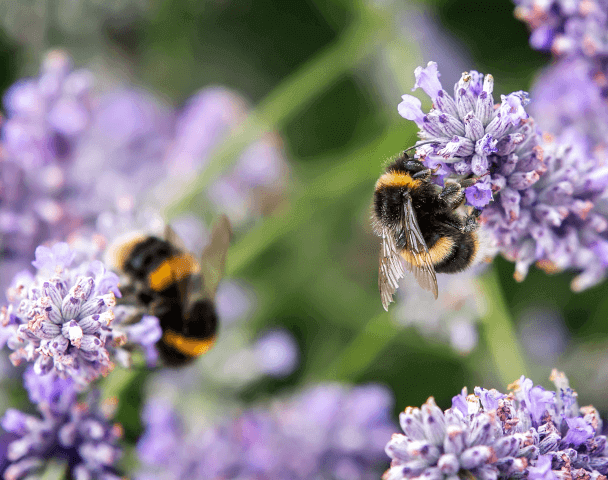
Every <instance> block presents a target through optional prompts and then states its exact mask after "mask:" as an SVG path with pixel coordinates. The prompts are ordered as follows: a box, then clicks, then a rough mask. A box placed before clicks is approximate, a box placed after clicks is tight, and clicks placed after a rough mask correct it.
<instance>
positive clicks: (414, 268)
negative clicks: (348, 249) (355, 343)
mask: <svg viewBox="0 0 608 480" xmlns="http://www.w3.org/2000/svg"><path fill="white" fill-rule="evenodd" d="M417 146H419V145H417ZM412 148H415V147H412ZM408 150H410V149H408ZM438 168H439V167H437V169H438ZM437 169H435V170H431V169H429V168H428V167H426V166H425V165H424V164H422V163H421V162H420V161H419V160H415V159H412V158H410V157H408V155H407V150H405V151H404V152H403V153H402V154H400V155H399V156H398V157H397V158H396V160H394V161H393V162H392V163H391V164H390V165H389V166H388V168H387V169H386V171H385V172H384V173H383V174H382V176H381V177H380V178H379V179H378V181H377V182H376V188H375V191H374V203H373V226H374V231H375V233H376V234H377V235H378V236H379V237H381V239H382V241H381V243H380V268H379V273H378V287H379V288H380V297H381V299H382V306H383V307H384V309H385V310H388V305H389V304H390V303H391V302H392V301H393V294H394V293H395V291H396V290H397V288H398V282H399V280H400V279H401V278H403V276H404V266H403V262H402V261H401V258H403V259H404V260H405V266H406V267H407V269H408V270H409V271H410V272H412V273H413V274H414V276H415V278H416V280H417V281H418V283H419V284H420V286H421V287H422V288H424V289H426V290H430V291H431V292H433V295H435V298H437V295H438V290H437V278H436V276H435V273H456V272H460V271H462V270H464V269H466V268H467V267H469V266H471V265H472V264H473V262H474V260H475V259H476V258H477V257H478V254H479V250H480V241H479V237H478V235H477V232H476V230H477V228H478V226H479V225H478V223H477V217H478V216H479V213H480V212H479V211H477V210H474V211H473V212H472V213H471V214H469V215H462V214H460V213H457V212H456V209H457V208H458V207H460V206H461V205H462V204H463V203H464V200H465V194H464V189H465V188H467V187H469V186H471V185H474V184H475V183H476V182H477V180H478V178H468V179H461V180H458V181H456V180H448V181H446V183H445V185H444V187H443V188H441V187H440V186H438V185H435V184H434V183H432V182H431V176H432V175H433V174H434V173H435V172H436V171H437ZM400 257H401V258H400Z"/></svg>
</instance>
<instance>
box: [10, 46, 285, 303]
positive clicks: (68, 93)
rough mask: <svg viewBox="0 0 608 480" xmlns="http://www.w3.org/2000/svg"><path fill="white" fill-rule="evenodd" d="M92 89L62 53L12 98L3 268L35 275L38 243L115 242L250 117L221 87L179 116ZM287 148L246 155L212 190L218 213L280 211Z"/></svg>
mask: <svg viewBox="0 0 608 480" xmlns="http://www.w3.org/2000/svg"><path fill="white" fill-rule="evenodd" d="M92 84H93V79H92V75H91V74H90V73H89V72H85V71H78V70H76V71H74V70H73V69H72V65H71V61H70V59H69V57H68V56H67V54H65V53H63V52H52V53H50V54H49V55H48V56H47V58H46V60H45V62H44V64H43V67H42V69H41V73H40V75H39V77H37V78H33V79H27V80H22V81H20V82H17V83H16V84H15V85H13V86H12V87H11V88H10V89H9V91H8V92H7V94H6V96H5V101H4V104H5V108H6V111H7V119H6V121H5V123H4V125H3V126H2V156H1V157H0V240H1V241H0V255H1V258H2V263H1V264H0V268H2V267H3V266H4V265H7V266H10V268H11V269H14V268H16V266H19V265H23V267H22V268H25V267H26V264H27V263H29V262H28V259H29V258H30V257H31V255H32V254H33V250H34V248H35V247H36V245H39V244H41V243H43V242H50V241H53V240H65V239H66V238H67V236H68V235H69V234H71V233H72V232H74V231H76V230H79V231H86V232H89V233H90V232H91V231H95V230H94V229H97V228H99V230H101V231H103V233H107V232H108V231H111V233H112V234H113V235H116V231H117V230H123V231H124V230H125V229H127V228H128V227H129V222H131V221H132V220H133V219H134V218H135V217H136V216H138V215H140V214H141V212H144V211H148V210H150V209H154V210H156V211H160V210H162V209H163V208H164V207H166V203H167V202H168V201H174V200H175V199H176V198H175V197H174V196H173V197H172V196H170V195H175V194H176V192H177V194H179V192H182V191H183V188H184V185H185V184H187V183H188V182H190V181H191V180H192V178H193V176H195V175H197V174H200V173H201V172H202V171H204V169H205V168H206V167H207V166H208V162H209V160H210V158H211V153H212V152H213V151H214V150H215V149H217V148H218V147H219V146H221V144H222V142H223V141H224V140H225V139H226V138H228V137H229V135H230V133H231V132H233V131H234V130H235V129H237V128H238V127H239V124H240V123H242V121H243V119H244V118H245V117H246V115H247V108H246V106H245V104H244V102H243V100H242V99H241V98H240V97H239V96H238V95H237V94H235V93H232V92H229V91H228V90H226V89H223V88H219V87H217V88H207V89H203V90H201V91H200V92H199V93H197V94H195V95H194V96H193V97H192V98H191V99H190V100H189V102H188V104H187V106H186V108H185V109H184V110H183V111H181V112H179V114H177V112H176V111H175V110H174V109H173V108H171V107H169V106H167V105H165V104H164V103H163V102H162V101H160V100H159V99H158V98H157V97H156V96H154V95H153V94H151V93H148V92H146V91H144V90H142V89H135V88H120V89H116V90H114V91H111V92H107V93H103V94H93V93H92ZM280 143H281V142H280V140H279V138H278V136H277V135H275V134H269V135H267V136H265V137H263V138H262V139H260V140H258V141H257V142H254V143H253V144H251V145H249V146H247V147H246V148H245V150H244V152H243V154H242V155H241V157H240V158H239V159H238V160H237V162H236V164H235V165H234V167H233V168H232V169H231V170H229V171H228V172H227V173H226V174H225V175H223V176H222V177H221V178H219V179H218V180H217V181H216V182H215V183H214V184H212V185H211V186H210V187H209V188H208V190H207V192H206V193H207V195H208V197H209V198H208V203H209V204H210V206H212V207H215V208H217V210H218V211H220V212H224V211H225V212H226V213H228V214H229V216H230V217H231V220H232V221H233V223H234V224H239V225H244V224H246V223H248V222H250V221H251V220H252V219H254V218H255V217H257V216H260V215H262V214H265V213H267V212H269V211H271V210H272V209H273V208H274V207H275V206H276V205H277V204H278V202H280V201H281V199H282V198H283V195H282V194H283V189H284V180H285V178H286V173H287V171H288V167H287V163H286V161H285V158H284V156H283V153H282V149H281V144H280ZM168 192H171V193H168ZM133 228H134V226H133V225H131V229H133ZM96 233H99V232H96ZM9 278H10V276H8V275H3V276H2V281H1V282H0V291H2V292H4V290H5V288H6V287H7V282H8V281H9Z"/></svg>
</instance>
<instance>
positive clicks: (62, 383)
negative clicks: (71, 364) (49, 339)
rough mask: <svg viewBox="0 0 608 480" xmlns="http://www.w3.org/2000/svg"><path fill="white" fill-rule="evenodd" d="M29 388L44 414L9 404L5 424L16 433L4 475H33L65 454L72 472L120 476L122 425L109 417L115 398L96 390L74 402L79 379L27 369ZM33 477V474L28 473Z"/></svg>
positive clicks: (86, 475)
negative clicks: (102, 398) (101, 399)
mask: <svg viewBox="0 0 608 480" xmlns="http://www.w3.org/2000/svg"><path fill="white" fill-rule="evenodd" d="M26 388H27V390H28V392H29V394H30V399H31V400H32V401H33V402H34V403H36V406H37V408H38V411H39V412H40V414H41V415H42V418H39V417H34V416H30V415H26V414H24V413H22V412H20V411H18V410H14V409H9V410H7V412H6V413H5V415H4V417H3V418H2V427H3V428H4V429H5V430H6V431H7V432H10V433H11V434H12V441H11V442H10V443H9V444H8V449H7V453H6V461H7V465H6V471H5V474H4V478H6V479H21V478H25V477H26V476H28V475H35V474H37V473H39V472H40V471H42V470H43V469H44V466H45V464H46V462H47V461H49V460H52V459H54V458H56V459H58V460H59V461H65V460H67V462H68V465H69V476H70V477H71V478H90V479H93V478H98V479H104V480H119V478H120V477H119V476H118V475H117V472H116V470H115V465H116V462H117V461H118V459H119V458H120V456H121V450H120V448H119V447H118V440H119V439H120V438H121V436H122V428H121V427H120V425H118V424H114V425H112V424H111V423H109V418H110V417H111V416H112V415H113V412H114V409H115V406H116V401H115V400H112V401H108V402H106V403H105V404H104V405H102V406H100V405H99V394H98V392H94V393H91V394H90V395H89V396H88V399H87V401H86V402H85V403H76V393H77V392H76V390H75V384H74V383H73V382H72V381H71V380H62V379H60V378H58V377H57V376H56V375H55V374H53V373H50V374H48V375H45V376H39V375H36V374H35V373H33V372H32V371H31V369H29V370H28V371H27V372H26ZM28 478H29V477H28Z"/></svg>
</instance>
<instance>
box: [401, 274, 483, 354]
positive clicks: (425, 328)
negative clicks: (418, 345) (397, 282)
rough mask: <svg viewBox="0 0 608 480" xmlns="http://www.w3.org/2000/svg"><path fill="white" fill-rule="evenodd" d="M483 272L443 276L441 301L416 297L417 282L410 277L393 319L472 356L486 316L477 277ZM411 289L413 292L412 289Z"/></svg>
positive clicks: (439, 283)
mask: <svg viewBox="0 0 608 480" xmlns="http://www.w3.org/2000/svg"><path fill="white" fill-rule="evenodd" d="M478 275H479V268H474V269H469V270H467V271H465V272H461V273H459V274H456V275H439V276H438V277H437V284H438V285H439V297H438V298H437V300H435V299H434V298H433V296H432V295H420V294H416V293H414V292H416V291H417V290H416V286H417V282H416V280H415V279H414V277H413V276H410V275H406V278H404V279H403V280H402V281H403V282H406V285H405V288H400V289H399V290H398V291H397V295H398V296H399V297H400V301H399V302H398V305H397V306H396V307H395V308H394V309H393V310H391V318H392V319H393V320H394V321H395V322H398V323H399V324H401V325H404V326H410V325H413V326H415V327H416V329H417V330H418V331H419V332H420V333H421V334H422V335H424V336H426V337H429V338H430V339H433V340H435V341H437V340H439V341H443V342H446V343H449V344H450V346H451V347H452V348H453V349H454V350H456V351H457V352H459V353H462V354H468V353H469V352H471V350H473V349H474V348H475V346H476V345H477V341H478V339H479V334H478V332H477V323H478V322H479V321H480V319H481V318H483V316H484V315H485V313H486V310H487V301H486V298H485V295H484V292H483V290H482V288H481V287H480V286H479V281H478V279H477V276H478ZM410 287H411V288H410Z"/></svg>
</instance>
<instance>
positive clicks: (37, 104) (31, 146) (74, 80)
mask: <svg viewBox="0 0 608 480" xmlns="http://www.w3.org/2000/svg"><path fill="white" fill-rule="evenodd" d="M91 84H92V80H91V75H90V73H89V72H86V71H82V70H73V69H72V65H71V61H70V58H69V57H68V56H67V55H66V54H65V53H63V52H60V51H54V52H51V53H49V54H48V55H47V57H46V59H45V60H44V62H43V65H42V69H41V73H40V75H39V76H38V77H37V78H30V79H24V80H21V81H19V82H17V83H16V84H15V85H13V86H12V87H11V88H9V90H8V91H7V93H6V94H5V96H4V107H5V109H6V112H7V118H6V121H5V122H4V124H3V125H2V158H1V159H0V240H1V241H0V257H1V258H2V259H3V260H2V265H4V264H5V261H11V262H13V263H16V264H18V265H19V266H20V268H24V266H25V264H26V261H27V259H29V258H30V257H31V255H32V254H33V252H34V248H35V247H36V245H38V244H39V243H41V242H42V241H44V240H48V239H49V238H53V237H54V238H59V237H61V236H64V235H65V234H66V233H67V232H69V231H70V229H72V228H74V226H76V225H78V223H79V222H80V220H79V219H78V218H77V216H76V215H74V214H73V212H71V211H70V210H69V208H68V207H67V206H66V203H65V197H66V196H67V194H68V192H69V191H70V186H69V185H68V182H67V179H66V173H65V166H66V165H69V163H70V162H71V161H72V159H73V153H74V149H75V146H76V144H77V143H78V141H79V139H80V138H81V137H82V134H83V132H84V131H85V130H86V129H87V126H88V124H89V121H90V116H91V111H92V103H93V102H92V96H91ZM2 278H3V279H6V280H5V281H4V282H2V284H0V288H1V290H2V292H4V290H5V288H6V287H7V284H6V283H5V282H8V280H9V279H10V277H7V276H5V275H2Z"/></svg>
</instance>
